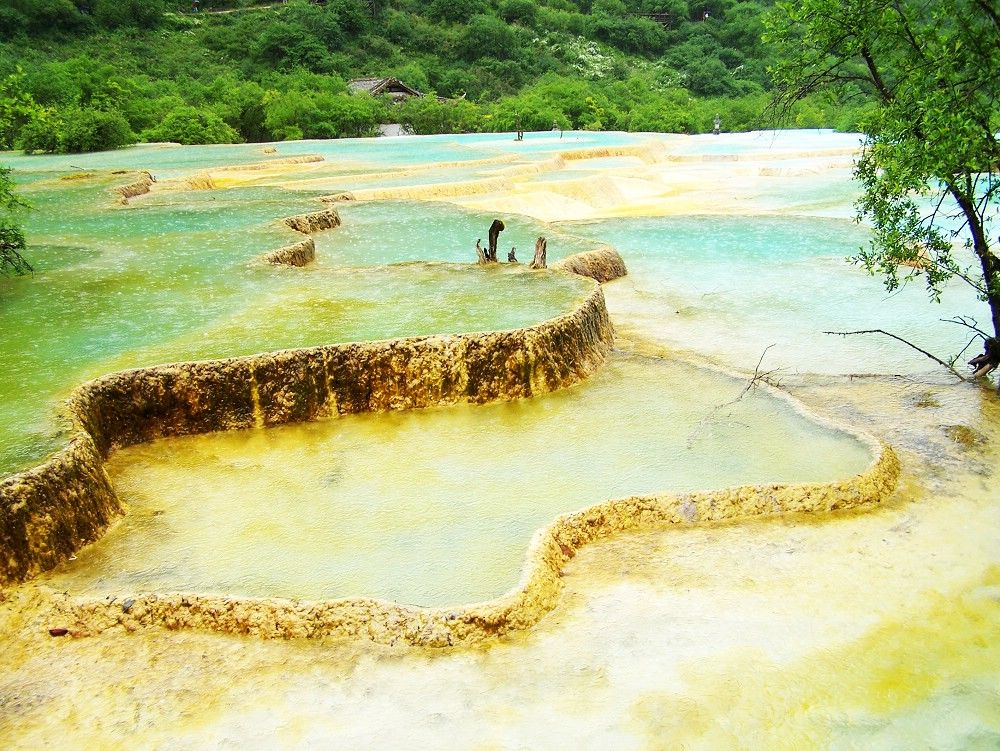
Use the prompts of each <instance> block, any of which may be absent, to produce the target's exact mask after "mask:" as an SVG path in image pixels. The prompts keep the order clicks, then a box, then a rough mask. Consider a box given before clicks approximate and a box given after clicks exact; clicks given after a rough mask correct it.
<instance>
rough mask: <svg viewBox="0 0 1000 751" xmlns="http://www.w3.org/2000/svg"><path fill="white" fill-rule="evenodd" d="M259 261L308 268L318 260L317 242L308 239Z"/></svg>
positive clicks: (280, 249) (275, 251)
mask: <svg viewBox="0 0 1000 751" xmlns="http://www.w3.org/2000/svg"><path fill="white" fill-rule="evenodd" d="M257 260H258V261H260V262H261V263H271V264H276V265H284V266H306V265H308V264H310V263H312V262H313V261H315V260H316V241H315V240H313V239H312V238H311V237H307V238H306V239H305V240H300V241H299V242H297V243H292V244H291V245H285V246H284V247H282V248H278V249H277V250H272V251H271V252H270V253H265V254H264V255H262V256H260V257H259V258H258V259H257Z"/></svg>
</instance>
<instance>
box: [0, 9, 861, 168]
mask: <svg viewBox="0 0 1000 751" xmlns="http://www.w3.org/2000/svg"><path fill="white" fill-rule="evenodd" d="M771 2H772V0H745V1H743V2H740V1H738V0H702V1H701V2H699V3H694V2H690V3H689V2H687V0H593V1H592V2H591V1H590V0H581V1H579V2H577V1H575V0H546V2H545V3H544V4H539V3H534V2H530V1H529V0H432V2H430V3H426V2H418V1H417V0H397V2H394V3H391V4H390V3H381V4H377V6H376V8H375V12H374V13H373V12H372V10H371V6H370V5H369V4H368V3H367V2H362V1H361V0H327V2H326V3H325V4H313V3H310V2H307V0H288V2H287V3H271V4H270V7H264V5H265V4H264V3H262V2H261V1H260V0H202V3H201V6H202V10H203V11H210V10H212V9H232V10H235V11H236V12H234V13H225V14H215V13H210V12H201V13H197V14H195V13H191V12H190V10H191V5H190V2H189V0H156V1H155V2H140V0H87V2H83V0H8V2H7V3H2V2H0V5H2V6H3V7H2V8H0V20H4V19H9V20H10V23H7V22H6V21H5V22H4V23H0V81H6V80H7V78H6V77H9V76H11V75H15V74H16V66H17V65H18V64H20V65H21V67H22V68H23V69H24V71H26V72H25V73H23V74H21V77H20V78H19V79H18V83H17V85H16V86H13V87H12V86H10V85H8V84H6V83H4V84H0V86H3V87H5V90H6V89H9V90H10V91H11V92H12V93H11V94H10V95H9V96H7V95H6V92H5V96H3V97H0V147H5V148H11V147H13V146H14V145H16V144H18V143H20V144H22V145H24V146H27V147H29V148H34V149H38V150H42V151H51V150H57V151H58V150H62V148H63V144H64V143H68V141H67V140H66V139H65V138H64V137H63V135H64V134H63V130H64V129H65V128H71V127H72V126H73V123H74V122H75V121H76V120H77V119H78V118H79V117H80V112H81V111H85V112H91V111H99V112H104V113H117V114H119V115H121V117H123V118H124V119H125V121H127V123H128V126H129V128H130V129H131V131H132V132H134V133H140V134H143V137H168V138H172V139H173V140H177V138H181V139H185V140H186V139H190V138H194V137H200V136H199V134H206V133H214V134H217V137H218V138H219V139H220V140H244V141H251V142H252V141H268V140H278V139H288V138H299V137H309V138H322V137H330V136H335V135H358V134H362V133H369V132H374V128H375V126H376V125H377V124H378V120H379V119H380V118H384V119H385V120H386V121H398V120H407V121H410V120H412V125H413V127H414V129H415V130H417V131H418V132H445V131H447V130H456V131H476V130H506V129H512V128H514V127H515V117H516V118H520V121H521V123H522V125H523V126H524V127H526V128H529V129H538V128H543V129H548V128H551V127H552V123H553V122H555V123H556V124H557V125H560V126H561V127H570V128H622V129H632V130H636V129H639V130H646V129H655V130H678V131H681V132H689V133H696V132H702V131H705V130H710V129H711V127H712V118H713V116H714V114H715V113H716V112H719V113H720V114H721V116H722V118H723V122H724V127H725V128H727V129H736V128H742V127H760V126H761V125H764V124H766V123H764V122H763V121H761V120H760V118H759V117H758V118H753V117H751V116H750V115H749V110H750V109H752V108H753V107H757V106H759V104H760V102H761V92H762V91H764V90H766V89H767V87H768V86H769V85H770V82H769V79H768V77H767V74H766V67H767V62H768V60H769V58H770V53H769V52H768V51H767V48H765V47H764V46H763V45H762V43H761V42H760V39H759V30H760V27H761V23H760V17H761V13H762V11H763V9H764V8H765V7H767V6H770V5H771ZM85 6H86V7H87V8H89V13H81V12H80V8H82V7H85ZM706 9H707V10H709V11H710V18H709V19H708V20H707V21H706V20H704V19H703V14H704V11H705V10H706ZM161 11H164V12H162V13H161ZM641 13H667V14H669V16H670V22H669V23H668V25H667V27H664V26H662V25H661V24H660V23H658V22H655V21H652V20H649V19H646V18H642V17H640V16H639V15H638V14H641ZM5 38H6V39H10V40H13V41H9V42H6V43H5V42H3V41H2V40H3V39H5ZM371 75H395V76H398V77H399V78H401V79H402V80H404V81H405V82H406V83H408V84H410V85H412V86H414V87H415V88H417V89H419V90H421V91H424V92H436V93H437V94H440V95H441V96H445V97H453V98H456V99H461V100H462V102H461V103H457V104H454V105H442V103H439V102H436V101H433V100H432V101H428V102H426V103H421V104H420V105H416V104H413V105H410V104H407V105H406V107H405V108H403V109H402V110H391V111H390V110H387V109H386V108H385V105H383V104H381V103H375V102H371V101H368V102H365V101H364V100H362V99H358V98H357V97H354V98H353V99H345V98H342V97H344V96H346V88H345V84H344V80H345V79H349V78H352V77H360V76H371ZM185 107H189V108H194V109H195V110H197V111H198V112H199V113H200V115H199V118H198V119H197V120H196V119H195V118H194V117H193V116H192V115H191V113H190V111H188V110H184V109H183V108H185ZM178 111H180V112H182V113H186V114H185V115H184V122H183V124H182V123H180V122H178V124H177V129H176V133H178V134H180V135H179V136H177V137H174V136H170V135H168V134H166V133H162V132H160V131H161V126H163V124H164V122H165V121H166V119H167V118H168V116H171V113H174V112H178ZM400 113H402V114H405V115H406V117H405V118H403V117H401V114H400ZM515 113H516V116H515ZM794 114H795V116H796V117H797V118H798V119H797V120H795V121H793V122H798V123H799V124H801V125H825V126H831V125H842V126H844V127H851V126H852V125H853V123H854V122H856V114H857V113H856V111H855V108H853V107H845V106H844V104H843V102H842V101H836V100H834V99H826V100H821V99H818V98H812V99H810V100H808V101H806V102H803V103H802V104H799V105H797V109H796V111H795V113H794ZM219 120H221V121H222V122H223V123H225V124H226V125H227V126H229V128H231V129H232V131H235V133H236V134H237V135H236V136H235V137H234V135H233V133H232V132H231V131H229V130H226V129H224V128H219V127H218V121H219ZM206 137H207V136H206ZM73 140H75V141H77V142H82V141H83V140H86V139H73Z"/></svg>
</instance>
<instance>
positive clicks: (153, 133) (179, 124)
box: [142, 105, 240, 144]
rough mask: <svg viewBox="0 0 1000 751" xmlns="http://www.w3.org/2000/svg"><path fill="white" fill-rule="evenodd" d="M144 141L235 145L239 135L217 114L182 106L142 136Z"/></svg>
mask: <svg viewBox="0 0 1000 751" xmlns="http://www.w3.org/2000/svg"><path fill="white" fill-rule="evenodd" d="M142 137H143V140H145V141H172V142H175V143H183V144H197V143H236V142H237V141H239V140H240V134H239V133H237V132H236V131H235V130H234V129H233V128H232V127H230V126H229V125H227V124H226V123H225V121H223V119H222V118H221V117H219V116H218V115H217V114H215V113H214V112H211V111H206V110H198V109H195V108H194V107H188V106H186V105H182V106H180V107H177V108H176V109H174V110H172V111H171V112H170V114H168V115H167V116H166V117H165V118H164V119H163V122H161V123H159V124H158V125H156V126H154V127H152V128H150V129H149V130H146V131H144V132H143V134H142Z"/></svg>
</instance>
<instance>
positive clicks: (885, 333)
mask: <svg viewBox="0 0 1000 751" xmlns="http://www.w3.org/2000/svg"><path fill="white" fill-rule="evenodd" d="M823 333H824V334H832V335H834V336H855V335H857V334H882V335H883V336H888V337H889V338H890V339H895V340H896V341H897V342H902V343H903V344H905V345H906V346H907V347H910V348H912V349H915V350H916V351H917V352H919V353H920V354H922V355H924V356H925V357H929V358H930V359H932V360H933V361H934V362H936V363H937V364H938V365H940V366H941V367H943V368H947V369H948V370H949V371H950V372H951V374H952V375H954V376H955V377H956V378H958V379H959V380H961V381H965V380H967V379H966V377H965V376H964V375H962V374H961V373H959V372H958V371H957V370H955V368H953V367H952V366H951V365H949V364H948V363H946V362H945V361H944V360H942V359H941V358H940V357H937V356H936V355H932V354H931V353H930V352H928V351H927V350H925V349H921V348H920V347H918V346H917V345H916V344H914V343H913V342H910V341H907V340H906V339H904V338H903V337H901V336H897V335H896V334H892V333H890V332H888V331H885V330H884V329H865V330H863V331H824V332H823Z"/></svg>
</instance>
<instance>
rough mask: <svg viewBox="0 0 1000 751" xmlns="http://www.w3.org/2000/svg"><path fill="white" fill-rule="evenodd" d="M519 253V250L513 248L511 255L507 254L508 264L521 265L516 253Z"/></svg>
mask: <svg viewBox="0 0 1000 751" xmlns="http://www.w3.org/2000/svg"><path fill="white" fill-rule="evenodd" d="M515 252H517V248H511V249H510V253H508V254H507V263H520V261H518V260H517V257H516V256H515V255H514V253H515Z"/></svg>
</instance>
